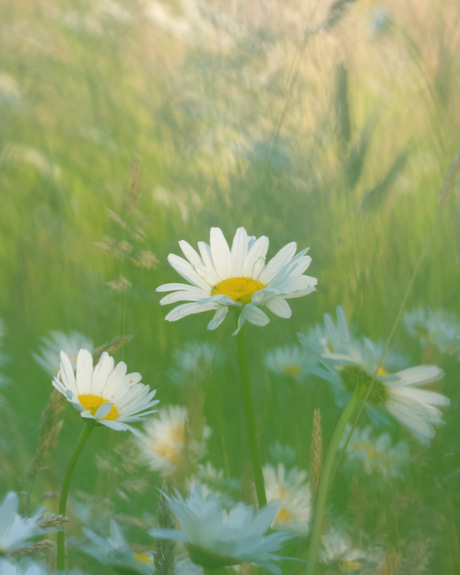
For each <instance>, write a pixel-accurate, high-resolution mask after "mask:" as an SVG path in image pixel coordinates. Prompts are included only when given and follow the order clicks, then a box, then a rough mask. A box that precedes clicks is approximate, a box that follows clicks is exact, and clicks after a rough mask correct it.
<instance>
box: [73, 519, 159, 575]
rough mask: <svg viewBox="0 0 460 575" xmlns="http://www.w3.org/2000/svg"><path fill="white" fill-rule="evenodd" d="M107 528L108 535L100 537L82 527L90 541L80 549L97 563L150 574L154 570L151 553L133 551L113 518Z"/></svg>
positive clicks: (146, 574) (143, 574) (144, 574)
mask: <svg viewBox="0 0 460 575" xmlns="http://www.w3.org/2000/svg"><path fill="white" fill-rule="evenodd" d="M109 529H110V530H109V537H101V536H100V535H98V534H97V533H94V531H91V529H87V528H85V527H84V528H83V532H84V534H85V535H86V537H87V538H88V539H89V540H90V543H88V544H87V545H84V546H82V547H81V550H82V551H83V552H84V553H86V554H88V555H91V557H94V558H95V559H97V561H99V563H102V564H103V565H107V566H109V567H112V568H114V569H115V570H116V569H117V568H125V569H127V570H131V571H130V572H132V571H134V572H136V573H141V574H142V575H151V574H153V573H154V572H155V569H154V567H153V554H152V553H136V552H134V551H133V550H132V549H131V547H130V546H129V544H128V542H127V541H126V539H125V537H124V535H123V533H122V531H121V529H120V527H119V526H118V524H117V523H116V521H114V520H113V519H112V521H111V522H110V528H109Z"/></svg>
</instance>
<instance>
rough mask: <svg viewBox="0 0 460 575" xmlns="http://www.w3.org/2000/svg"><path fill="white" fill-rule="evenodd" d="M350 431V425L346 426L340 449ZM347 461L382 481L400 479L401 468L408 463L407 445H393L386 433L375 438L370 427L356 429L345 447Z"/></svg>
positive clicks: (400, 442)
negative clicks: (355, 463)
mask: <svg viewBox="0 0 460 575" xmlns="http://www.w3.org/2000/svg"><path fill="white" fill-rule="evenodd" d="M350 431H351V425H350V424H348V426H347V428H346V429H345V432H344V434H343V436H342V440H341V445H340V447H342V448H343V446H344V444H345V441H346V438H347V437H348V435H349V433H350ZM347 461H348V462H350V463H354V462H357V463H359V464H362V466H363V468H364V471H365V473H367V474H368V475H374V476H377V477H382V478H383V479H389V478H391V477H401V476H402V469H403V467H404V466H405V465H407V464H408V463H409V461H410V451H409V445H408V444H407V442H406V441H399V442H398V443H397V444H396V445H394V444H393V442H392V441H391V437H390V435H389V434H388V433H381V434H380V435H378V436H376V437H375V436H374V431H373V428H372V426H370V425H368V426H367V427H365V428H363V429H359V428H356V429H355V430H354V432H353V435H352V437H351V440H350V442H349V444H348V447H347Z"/></svg>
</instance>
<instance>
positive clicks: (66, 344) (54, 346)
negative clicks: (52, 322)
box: [32, 331, 94, 377]
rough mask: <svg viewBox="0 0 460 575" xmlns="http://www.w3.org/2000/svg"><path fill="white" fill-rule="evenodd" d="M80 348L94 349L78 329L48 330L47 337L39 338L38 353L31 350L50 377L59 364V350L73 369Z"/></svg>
mask: <svg viewBox="0 0 460 575" xmlns="http://www.w3.org/2000/svg"><path fill="white" fill-rule="evenodd" d="M80 349H89V350H92V349H94V344H93V342H92V341H91V340H90V339H89V338H88V337H86V335H83V334H82V333H80V332H78V331H71V332H69V333H64V332H63V331H50V332H49V336H48V337H42V338H41V344H40V347H39V353H35V352H32V356H33V358H34V359H35V361H36V362H37V363H38V364H39V365H40V367H42V368H43V369H44V370H45V371H46V372H47V373H49V374H50V375H51V376H52V377H55V376H56V374H57V372H58V371H59V367H60V364H61V362H60V352H61V350H62V351H63V352H64V353H65V354H66V355H67V357H68V358H69V359H70V363H71V364H72V367H73V369H74V370H75V367H76V365H77V355H78V352H79V351H80Z"/></svg>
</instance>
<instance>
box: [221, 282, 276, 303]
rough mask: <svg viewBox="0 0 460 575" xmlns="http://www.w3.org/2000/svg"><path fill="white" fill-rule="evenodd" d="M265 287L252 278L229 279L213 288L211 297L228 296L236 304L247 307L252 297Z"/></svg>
mask: <svg viewBox="0 0 460 575" xmlns="http://www.w3.org/2000/svg"><path fill="white" fill-rule="evenodd" d="M264 287H265V285H264V284H263V283H262V282H260V281H258V280H254V279H252V278H245V277H242V278H228V279H226V280H222V281H221V282H219V283H218V284H217V285H215V286H214V287H213V288H212V291H211V295H228V296H229V297H231V298H232V300H233V301H234V302H237V303H242V304H243V305H246V304H247V303H249V302H250V301H251V298H252V295H253V294H255V293H256V292H258V291H260V290H261V289H264Z"/></svg>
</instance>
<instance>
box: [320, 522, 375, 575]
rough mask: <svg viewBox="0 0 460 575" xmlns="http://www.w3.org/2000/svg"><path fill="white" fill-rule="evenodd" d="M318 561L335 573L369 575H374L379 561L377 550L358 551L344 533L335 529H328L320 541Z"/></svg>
mask: <svg viewBox="0 0 460 575" xmlns="http://www.w3.org/2000/svg"><path fill="white" fill-rule="evenodd" d="M319 561H320V563H323V564H325V565H327V566H328V567H329V568H330V569H331V568H332V569H334V571H333V572H335V573H360V574H364V573H368V574H369V575H371V573H375V568H376V566H377V564H378V563H379V561H380V552H379V550H378V549H372V550H370V551H365V550H364V549H360V548H359V547H356V546H355V545H354V544H353V542H352V540H351V539H350V537H348V536H347V535H346V534H345V533H342V532H341V531H338V530H337V529H329V531H327V532H326V534H325V535H323V538H322V539H321V547H320V549H319ZM366 568H367V569H368V570H366ZM369 569H370V570H369Z"/></svg>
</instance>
